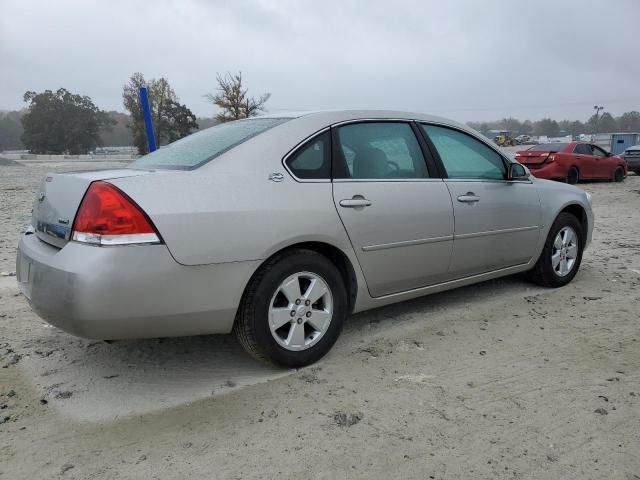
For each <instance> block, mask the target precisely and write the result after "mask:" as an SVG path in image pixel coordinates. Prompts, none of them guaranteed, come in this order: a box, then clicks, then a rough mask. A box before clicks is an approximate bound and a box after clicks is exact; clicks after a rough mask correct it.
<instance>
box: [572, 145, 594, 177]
mask: <svg viewBox="0 0 640 480" xmlns="http://www.w3.org/2000/svg"><path fill="white" fill-rule="evenodd" d="M572 164H574V165H576V167H578V171H579V172H580V178H590V177H591V175H592V170H593V159H592V158H591V148H589V145H588V144H586V143H577V144H576V146H575V147H574V149H573V162H572V163H570V164H569V165H572Z"/></svg>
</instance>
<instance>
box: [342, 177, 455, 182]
mask: <svg viewBox="0 0 640 480" xmlns="http://www.w3.org/2000/svg"><path fill="white" fill-rule="evenodd" d="M443 180H446V179H444V178H336V179H334V180H333V182H334V183H362V182H367V183H371V182H378V183H380V182H382V183H384V182H394V183H395V182H404V183H411V182H414V183H415V182H421V183H422V182H442V181H443Z"/></svg>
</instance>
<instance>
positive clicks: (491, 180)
mask: <svg viewBox="0 0 640 480" xmlns="http://www.w3.org/2000/svg"><path fill="white" fill-rule="evenodd" d="M443 180H444V181H445V182H481V183H506V184H508V185H510V184H512V183H533V180H531V179H530V178H529V179H527V180H524V179H522V180H520V179H517V180H515V179H514V180H507V179H504V180H497V179H491V178H443Z"/></svg>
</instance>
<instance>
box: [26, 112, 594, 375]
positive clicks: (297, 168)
mask: <svg viewBox="0 0 640 480" xmlns="http://www.w3.org/2000/svg"><path fill="white" fill-rule="evenodd" d="M592 230H593V213H592V209H591V198H590V196H589V194H587V193H585V192H584V191H582V190H580V189H578V188H576V187H573V186H570V185H565V184H561V183H555V182H549V181H545V180H538V179H535V178H533V177H531V176H530V175H529V173H528V171H527V170H526V168H524V167H523V166H522V165H520V164H518V163H515V162H514V161H512V160H511V159H509V158H507V157H505V156H504V155H503V154H502V152H501V151H500V150H499V149H498V148H497V147H496V146H495V145H494V144H492V143H491V142H489V141H488V140H487V139H485V138H484V137H482V136H481V135H479V134H478V133H476V132H475V131H473V130H470V129H469V128H467V127H465V126H463V125H460V124H457V123H455V122H451V121H448V120H445V119H442V118H437V117H432V116H427V115H422V114H415V113H406V112H388V111H336V112H319V113H307V114H292V115H275V116H266V117H259V118H254V119H247V120H240V121H236V122H231V123H225V124H222V125H218V126H215V127H212V128H209V129H207V130H203V131H201V132H198V133H196V134H193V135H191V136H189V137H187V138H185V139H182V140H179V141H177V142H175V143H173V144H171V145H169V146H167V147H165V148H162V149H160V150H157V151H155V152H153V153H151V154H149V155H145V156H143V157H141V158H140V159H138V160H137V161H135V162H133V163H132V164H131V165H130V166H129V167H128V168H125V169H121V170H106V171H91V172H77V173H66V174H50V175H47V176H46V178H44V179H43V181H42V184H41V186H40V189H39V191H38V193H37V196H36V199H35V200H34V208H33V220H32V225H31V228H30V229H29V230H28V231H27V232H26V233H25V235H24V236H23V237H22V239H21V240H20V245H19V247H18V258H17V274H18V281H19V285H20V287H21V290H22V292H23V293H24V295H25V296H26V297H27V298H28V299H29V301H30V303H31V305H32V307H33V309H34V310H35V311H36V312H37V313H38V314H39V315H40V316H41V317H42V318H43V319H45V320H46V321H47V322H49V323H51V324H52V325H55V326H57V327H60V328H61V329H63V330H66V331H67V332H70V333H72V334H74V335H78V336H82V337H87V338H99V339H121V338H141V337H166V336H178V335H200V334H214V333H229V332H231V331H234V332H235V333H236V334H237V336H238V338H239V340H240V342H241V343H242V344H243V346H244V347H245V348H246V349H247V351H248V352H249V353H251V354H252V355H254V356H255V357H256V358H258V359H261V360H266V361H270V362H274V363H277V364H280V365H286V366H301V365H306V364H309V363H312V362H314V361H316V360H318V359H319V358H320V357H322V356H323V355H324V354H325V353H326V352H327V351H328V350H329V349H330V348H331V347H332V345H333V344H334V342H335V341H336V339H337V338H338V335H339V333H340V330H341V328H342V324H343V322H344V320H345V318H346V317H347V316H348V315H349V314H351V313H353V312H358V311H362V310H367V309H371V308H375V307H379V306H382V305H387V304H390V303H395V302H400V301H403V300H407V299H410V298H415V297H418V296H421V295H426V294H429V293H434V292H440V291H443V290H449V289H452V288H457V287H461V286H463V285H468V284H471V283H476V282H481V281H484V280H488V279H492V278H496V277H500V276H504V275H511V274H515V273H518V272H528V275H529V277H530V278H531V279H532V280H533V281H534V282H536V283H538V284H541V285H544V286H547V287H560V286H563V285H565V284H567V283H568V282H570V281H571V280H572V279H573V277H574V276H575V275H576V273H577V271H578V268H579V267H580V261H581V259H582V252H583V251H584V249H585V248H586V247H587V245H588V244H589V242H590V240H591V233H592Z"/></svg>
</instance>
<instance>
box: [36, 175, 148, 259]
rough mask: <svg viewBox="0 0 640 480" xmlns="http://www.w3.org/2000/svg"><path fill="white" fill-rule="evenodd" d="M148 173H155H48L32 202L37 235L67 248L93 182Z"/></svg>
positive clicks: (59, 246) (45, 240) (57, 245)
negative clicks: (83, 199) (86, 193)
mask: <svg viewBox="0 0 640 480" xmlns="http://www.w3.org/2000/svg"><path fill="white" fill-rule="evenodd" d="M149 173H152V171H148V170H133V169H120V170H92V171H83V172H70V173H48V174H47V175H46V176H45V177H44V178H43V179H42V182H41V183H40V187H39V188H38V191H37V192H36V197H35V199H34V201H33V213H32V220H31V224H32V226H33V228H34V230H35V233H36V235H37V236H38V238H39V239H40V240H42V241H44V242H46V243H48V244H50V245H53V246H55V247H58V248H62V247H64V246H65V245H66V243H67V242H68V241H69V239H70V238H71V228H72V227H73V220H74V218H75V216H76V212H77V211H78V207H79V206H80V202H81V201H82V198H83V197H84V194H85V192H86V191H87V188H89V185H91V183H92V182H95V181H97V180H109V179H114V178H123V177H134V176H139V175H146V174H149Z"/></svg>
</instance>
